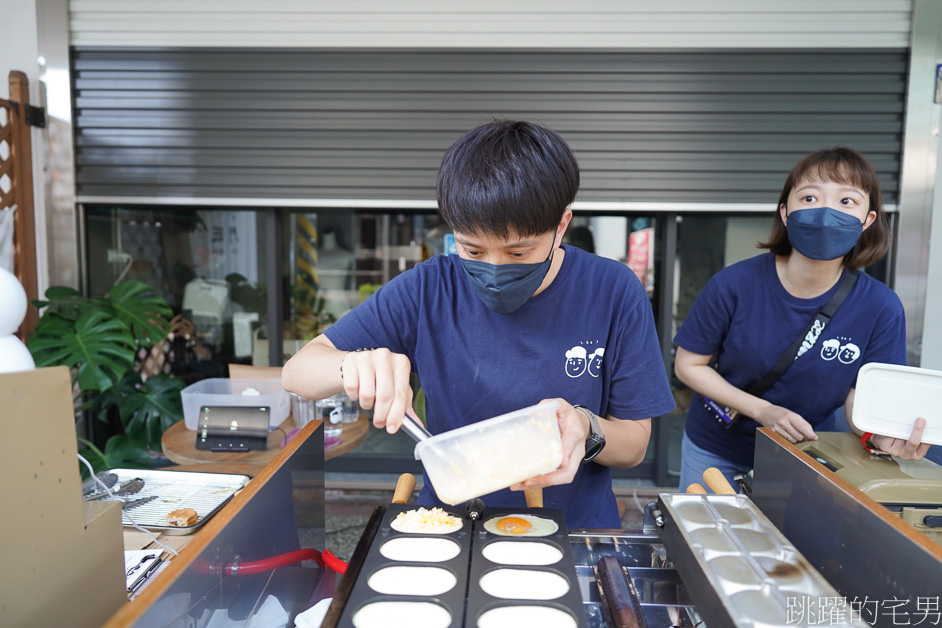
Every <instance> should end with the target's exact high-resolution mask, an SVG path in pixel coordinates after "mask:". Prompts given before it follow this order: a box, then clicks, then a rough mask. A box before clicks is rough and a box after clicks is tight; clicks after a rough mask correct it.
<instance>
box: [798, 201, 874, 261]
mask: <svg viewBox="0 0 942 628" xmlns="http://www.w3.org/2000/svg"><path fill="white" fill-rule="evenodd" d="M785 228H786V230H787V232H788V241H789V242H791V244H792V246H793V247H795V249H797V251H798V252H799V253H801V254H802V255H804V256H805V257H809V258H811V259H817V260H830V259H837V258H839V257H844V256H845V255H847V252H848V251H850V250H851V249H852V248H854V245H855V244H857V240H859V239H860V234H861V233H863V224H862V223H861V222H860V220H858V219H857V218H856V217H854V216H852V215H850V214H846V213H844V212H842V211H838V210H836V209H832V208H830V207H813V208H811V209H798V210H795V211H793V212H792V213H790V214H788V223H786V225H785Z"/></svg>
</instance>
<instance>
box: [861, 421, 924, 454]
mask: <svg viewBox="0 0 942 628" xmlns="http://www.w3.org/2000/svg"><path fill="white" fill-rule="evenodd" d="M925 429H926V420H925V419H924V418H923V417H919V418H917V419H916V422H915V423H914V424H913V431H912V433H911V434H910V435H909V438H908V439H902V438H893V437H892V436H881V435H879V434H874V435H873V436H871V437H870V442H871V443H872V444H873V446H874V448H875V449H877V450H879V453H884V454H889V455H891V456H896V457H897V458H901V459H902V460H922V459H923V458H924V457H925V455H926V452H927V451H929V447H931V446H932V445H930V444H929V443H923V442H922V432H923V430H925Z"/></svg>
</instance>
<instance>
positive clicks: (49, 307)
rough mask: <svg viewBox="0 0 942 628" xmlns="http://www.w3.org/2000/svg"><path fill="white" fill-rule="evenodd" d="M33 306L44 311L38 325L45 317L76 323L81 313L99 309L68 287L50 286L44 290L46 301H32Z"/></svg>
mask: <svg viewBox="0 0 942 628" xmlns="http://www.w3.org/2000/svg"><path fill="white" fill-rule="evenodd" d="M33 305H35V306H36V308H37V309H39V310H42V309H45V311H44V312H43V318H42V319H40V321H39V324H40V325H42V324H43V323H44V322H45V321H46V318H47V317H48V318H64V319H66V320H69V321H76V320H78V317H79V316H80V315H81V314H82V312H85V311H87V310H89V309H98V308H100V306H98V305H91V304H90V302H89V300H88V299H86V298H85V297H84V296H82V294H81V293H80V292H79V291H78V290H75V289H74V288H70V287H68V286H52V287H51V288H49V289H48V290H46V300H45V301H38V300H37V301H33Z"/></svg>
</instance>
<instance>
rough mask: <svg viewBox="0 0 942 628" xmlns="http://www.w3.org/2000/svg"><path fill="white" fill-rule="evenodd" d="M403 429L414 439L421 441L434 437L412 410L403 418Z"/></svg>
mask: <svg viewBox="0 0 942 628" xmlns="http://www.w3.org/2000/svg"><path fill="white" fill-rule="evenodd" d="M402 431H403V432H405V433H406V434H408V435H409V436H410V437H412V439H413V440H414V441H415V442H417V443H421V442H422V441H423V440H428V439H429V438H431V437H432V435H431V434H430V433H429V431H428V430H427V429H425V427H424V426H423V425H422V422H421V421H420V420H419V419H418V418H417V417H415V416H413V415H412V413H411V412H406V416H405V418H404V419H402Z"/></svg>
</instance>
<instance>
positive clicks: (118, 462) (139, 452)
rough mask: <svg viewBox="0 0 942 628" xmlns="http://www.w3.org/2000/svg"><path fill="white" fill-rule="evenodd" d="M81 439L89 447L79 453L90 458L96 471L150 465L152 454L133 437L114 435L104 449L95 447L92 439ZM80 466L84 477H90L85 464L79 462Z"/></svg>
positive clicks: (90, 462) (137, 467)
mask: <svg viewBox="0 0 942 628" xmlns="http://www.w3.org/2000/svg"><path fill="white" fill-rule="evenodd" d="M79 440H80V441H81V442H82V443H84V444H85V445H86V446H87V447H88V448H87V449H80V450H79V453H80V454H81V455H82V457H83V458H85V459H86V460H88V463H89V464H90V465H92V469H94V470H95V472H96V473H97V472H99V471H104V470H105V469H116V468H119V467H124V468H136V469H143V468H147V467H149V466H150V462H151V458H150V454H149V453H147V450H146V449H145V448H144V447H142V446H141V444H140V443H137V442H135V440H134V439H133V438H129V437H127V436H122V435H118V436H112V437H111V438H109V439H108V442H107V443H105V450H104V451H102V450H100V449H98V447H95V445H94V443H92V442H91V441H88V440H85V439H84V438H79ZM79 466H80V467H81V469H82V478H83V479H84V478H86V477H88V470H87V469H86V468H85V465H82V464H79Z"/></svg>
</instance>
